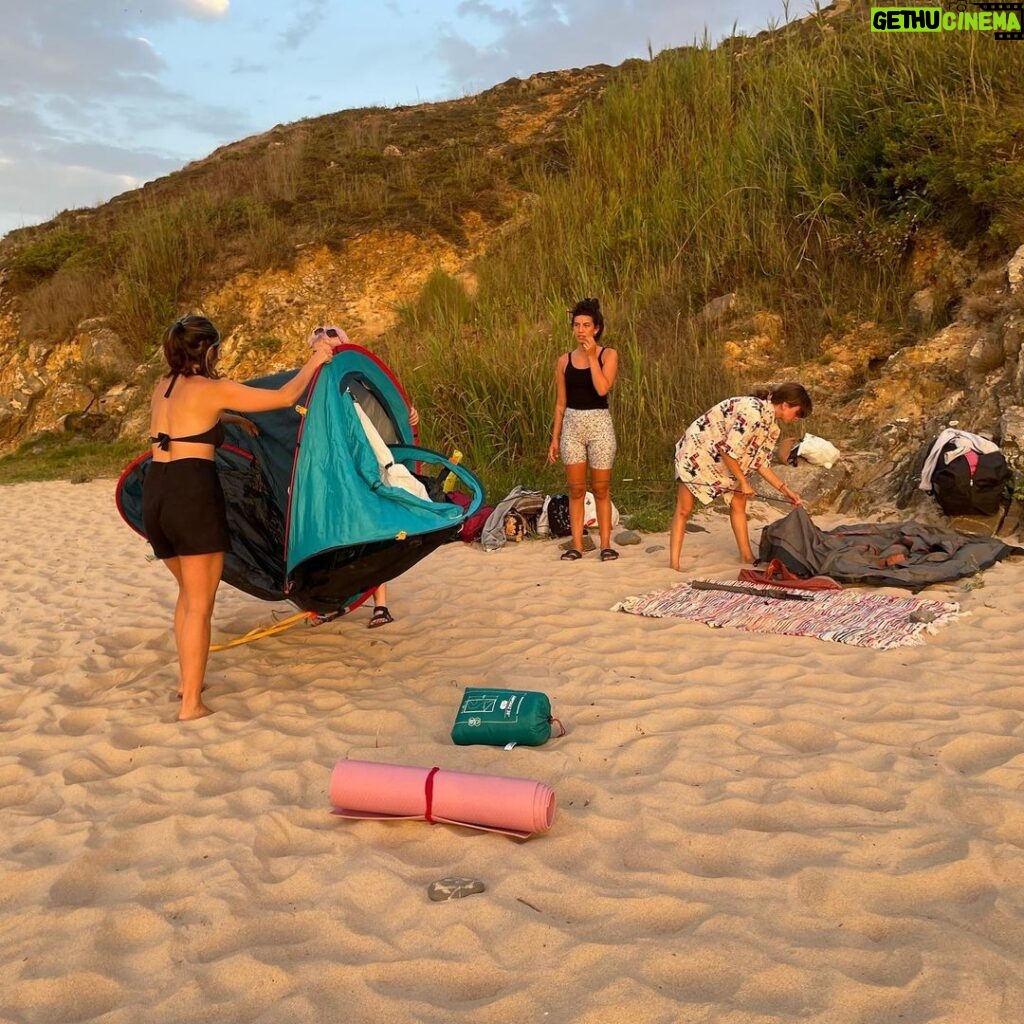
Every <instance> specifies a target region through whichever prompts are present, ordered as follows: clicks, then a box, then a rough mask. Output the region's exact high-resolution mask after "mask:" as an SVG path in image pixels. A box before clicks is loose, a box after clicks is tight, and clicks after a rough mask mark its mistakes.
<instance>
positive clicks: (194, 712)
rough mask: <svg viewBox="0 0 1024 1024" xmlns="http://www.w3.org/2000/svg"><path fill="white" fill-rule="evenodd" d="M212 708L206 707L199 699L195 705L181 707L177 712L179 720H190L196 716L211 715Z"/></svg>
mask: <svg viewBox="0 0 1024 1024" xmlns="http://www.w3.org/2000/svg"><path fill="white" fill-rule="evenodd" d="M212 714H213V709H212V708H208V707H207V706H206V705H205V704H204V703H203V702H202V701H200V702H199V703H198V704H197V705H196V706H195V707H190V708H187V709H186V708H185V707H182V709H181V711H179V712H178V721H179V722H192V721H194V720H195V719H197V718H205V717H206V716H207V715H212Z"/></svg>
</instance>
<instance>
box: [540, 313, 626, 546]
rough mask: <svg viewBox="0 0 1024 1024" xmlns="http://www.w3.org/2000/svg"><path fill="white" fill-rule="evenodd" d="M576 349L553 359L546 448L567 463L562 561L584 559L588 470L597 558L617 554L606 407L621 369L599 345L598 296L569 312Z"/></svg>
mask: <svg viewBox="0 0 1024 1024" xmlns="http://www.w3.org/2000/svg"><path fill="white" fill-rule="evenodd" d="M569 319H570V322H571V323H572V333H573V336H574V337H575V339H576V348H575V349H573V351H572V352H569V353H567V354H566V355H563V356H559V357H558V360H557V362H556V363H555V395H556V397H555V424H554V428H553V430H552V431H551V444H550V445H549V446H548V462H554V461H555V460H556V459H557V458H558V457H559V455H560V456H561V458H562V461H563V462H564V463H565V477H566V483H567V485H568V490H569V524H570V526H571V528H572V546H571V547H570V548H569V549H568V550H567V551H566V552H565V553H564V554H563V555H562V558H563V560H566V561H576V560H577V559H579V558H582V557H583V517H584V503H585V499H586V494H587V469H588V467H589V469H590V489H591V491H593V494H594V499H595V501H596V503H597V527H598V532H599V533H600V536H601V561H602V562H610V561H612V560H614V559H616V558H618V557H619V553H618V551H616V550H615V548H613V547H612V546H611V532H612V498H611V479H612V461H613V460H614V458H615V449H616V441H615V427H614V425H613V423H612V418H611V413H610V412H609V411H608V392H609V391H611V389H612V386H613V385H614V384H615V377H616V375H617V374H618V371H619V356H618V353H617V352H616V351H615V350H614V349H610V348H603V347H602V346H601V345H600V344H599V339H600V337H601V335H602V334H603V333H604V316H603V314H602V313H601V306H600V303H599V302H598V301H597V299H583V300H582V301H580V302H577V303H576V305H575V306H574V307H573V309H572V312H571V313H570V317H569Z"/></svg>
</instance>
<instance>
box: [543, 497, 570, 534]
mask: <svg viewBox="0 0 1024 1024" xmlns="http://www.w3.org/2000/svg"><path fill="white" fill-rule="evenodd" d="M548 527H549V528H550V530H551V536H552V537H568V536H569V534H571V533H572V527H571V526H570V525H569V495H568V494H553V495H552V496H551V500H550V501H549V502H548Z"/></svg>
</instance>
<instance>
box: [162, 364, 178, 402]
mask: <svg viewBox="0 0 1024 1024" xmlns="http://www.w3.org/2000/svg"><path fill="white" fill-rule="evenodd" d="M177 382H178V372H177V370H175V372H174V373H172V374H171V383H170V384H168V385H167V390H166V391H165V392H164V398H170V397H171V392H172V391H173V390H174V385H175V384H176V383H177Z"/></svg>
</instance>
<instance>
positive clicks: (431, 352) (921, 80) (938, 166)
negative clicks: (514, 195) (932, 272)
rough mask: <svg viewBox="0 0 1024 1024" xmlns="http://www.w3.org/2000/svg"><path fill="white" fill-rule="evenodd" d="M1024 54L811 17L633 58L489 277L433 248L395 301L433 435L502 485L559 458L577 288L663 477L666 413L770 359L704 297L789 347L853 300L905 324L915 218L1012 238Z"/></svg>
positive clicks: (653, 469)
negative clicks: (770, 323) (739, 352)
mask: <svg viewBox="0 0 1024 1024" xmlns="http://www.w3.org/2000/svg"><path fill="white" fill-rule="evenodd" d="M1022 58H1024V48H1021V47H1015V45H1014V44H1012V43H1005V42H996V41H994V40H992V39H989V38H987V37H984V36H980V35H978V34H972V33H943V35H942V36H941V38H940V37H935V36H928V37H924V36H915V35H900V36H885V35H881V34H873V33H871V32H870V31H868V29H867V26H866V25H865V24H864V23H863V22H862V21H849V22H847V23H845V24H844V25H843V26H842V28H841V30H837V28H836V22H835V21H833V22H831V23H826V21H825V20H824V18H818V19H814V20H812V21H811V23H809V24H807V25H804V26H802V28H801V31H799V32H794V31H781V30H780V31H776V32H775V33H773V34H771V35H768V36H763V37H761V38H760V39H759V40H758V41H757V42H756V43H755V42H752V41H743V40H732V41H730V43H729V44H728V45H722V46H719V47H718V48H711V47H710V46H708V45H707V44H706V43H705V44H704V45H702V46H698V47H694V48H691V49H687V50H681V51H671V52H666V53H664V54H662V55H660V56H658V57H657V58H655V59H654V60H653V61H651V62H650V63H648V64H645V65H641V66H639V67H637V68H635V69H634V71H633V72H632V73H631V74H630V75H624V76H622V77H621V78H620V79H619V80H618V81H616V82H615V83H614V84H612V85H611V86H610V87H609V88H608V89H607V90H606V92H605V93H604V95H603V96H602V98H601V100H600V102H598V103H594V104H592V105H591V106H590V107H589V108H588V109H587V110H586V112H585V113H584V115H583V116H582V117H581V118H580V119H579V122H578V123H577V125H576V126H575V127H573V128H572V129H571V130H570V132H569V136H568V140H567V145H566V150H567V166H568V171H567V173H565V174H564V175H552V174H551V173H550V172H547V171H546V170H544V169H542V168H540V167H537V168H535V169H534V170H533V171H532V172H529V173H528V175H527V182H528V187H529V189H530V190H531V191H532V192H533V193H534V194H535V197H536V198H535V200H534V201H533V203H532V205H531V212H530V215H529V218H528V219H527V221H526V223H525V226H523V227H522V228H521V230H519V231H518V232H516V233H514V234H511V235H509V236H508V237H507V238H506V239H505V240H504V241H503V242H502V243H501V244H500V245H499V246H498V247H497V248H496V249H495V250H492V251H491V252H490V253H489V254H488V255H487V256H486V257H484V258H483V259H481V260H480V261H479V263H478V265H477V267H476V268H475V269H476V274H477V278H478V290H477V292H476V295H475V296H474V297H473V298H472V299H470V297H469V296H468V295H466V294H460V293H459V289H460V285H459V282H457V281H453V280H451V279H448V280H445V278H444V275H443V274H441V273H440V272H439V273H437V274H435V275H434V276H433V277H432V278H431V280H430V281H428V282H427V285H426V287H425V289H424V291H423V294H422V295H421V296H420V298H419V300H418V301H417V302H416V303H414V304H412V305H411V306H409V307H408V308H406V309H404V310H403V312H402V325H401V328H400V331H399V332H397V333H396V335H395V336H394V338H393V339H391V350H392V352H393V357H394V358H395V360H396V361H397V362H399V364H400V365H401V366H402V368H403V370H404V371H405V373H406V376H407V377H408V380H409V383H410V385H411V387H412V388H413V390H414V391H415V392H416V401H417V404H418V405H419V406H420V407H422V408H423V410H424V412H425V414H426V417H429V419H428V420H427V422H428V424H429V425H428V426H427V432H428V435H429V436H430V437H431V438H432V439H433V440H435V443H436V444H438V445H439V446H458V447H461V448H463V449H464V450H467V449H468V451H469V452H470V453H471V455H472V462H471V464H472V465H474V466H475V467H477V468H478V469H480V470H481V471H482V472H483V473H484V475H485V476H486V477H488V478H489V481H491V482H492V484H493V489H496V490H501V489H502V488H504V487H506V486H507V485H509V484H511V483H516V482H520V483H521V482H529V481H545V480H546V481H551V480H552V479H553V477H552V473H551V472H550V471H548V470H546V469H545V467H544V465H543V458H544V453H545V451H546V448H547V444H548V439H549V433H550V430H551V418H552V407H553V402H554V385H553V379H552V371H553V365H554V360H555V358H556V357H557V355H558V354H559V353H560V352H564V351H566V350H568V349H569V348H571V347H572V339H571V336H570V333H569V323H568V317H567V309H568V308H569V307H570V306H571V305H572V304H573V302H574V301H576V300H577V299H579V298H582V297H583V296H587V295H596V296H598V297H599V298H600V299H601V300H602V307H603V308H604V310H605V314H606V318H607V322H608V328H607V331H606V336H605V339H604V340H605V341H606V343H608V344H610V345H614V346H615V347H617V348H618V349H619V351H620V353H621V366H622V369H621V372H620V377H619V381H618V383H617V384H616V387H615V391H614V395H615V400H614V411H615V418H616V423H617V430H618V434H619V442H620V457H619V461H618V474H619V475H620V476H621V477H623V478H630V479H632V480H634V481H636V480H640V481H644V480H646V481H650V482H653V481H670V473H671V470H670V455H671V445H672V441H673V440H674V439H675V437H677V436H678V434H679V433H680V432H681V431H682V430H683V429H684V428H685V427H686V425H687V424H688V423H689V422H690V421H691V420H692V419H693V417H694V416H695V415H697V414H699V412H700V411H702V410H703V409H704V408H706V407H707V406H708V405H710V404H712V403H713V402H715V401H717V400H719V399H721V398H723V397H726V396H727V395H728V394H730V393H733V392H734V391H736V390H738V389H742V388H745V387H747V386H749V385H752V384H754V383H756V382H753V381H735V380H730V379H729V377H728V375H727V374H726V373H725V372H724V370H723V369H722V361H721V348H720V344H721V340H720V338H719V337H717V336H716V335H715V333H714V331H713V330H712V328H711V327H710V326H709V325H708V324H707V323H705V321H704V318H702V317H701V316H700V311H701V309H702V307H703V305H704V304H705V303H706V302H707V301H708V300H709V299H711V298H714V297H715V296H717V295H720V294H723V293H726V292H737V293H738V294H739V296H740V299H741V305H742V306H745V307H746V308H747V309H756V308H767V309H771V310H773V311H775V312H777V313H779V314H781V315H782V317H783V332H784V337H785V340H786V342H787V352H786V358H787V360H792V361H796V360H799V359H801V358H804V357H806V356H808V355H811V354H814V353H815V352H816V350H817V345H818V341H819V340H820V338H821V337H822V335H823V334H824V333H825V332H826V331H828V330H830V329H831V328H833V327H834V326H836V325H839V324H842V323H848V322H850V320H851V318H853V319H856V318H871V319H876V320H882V321H887V322H890V323H891V324H893V325H894V326H899V325H901V321H902V310H903V308H904V303H905V299H906V289H907V282H906V280H905V263H906V256H907V253H908V250H909V247H910V244H911V242H912V238H913V234H914V232H915V230H917V229H918V227H920V226H921V225H924V224H929V225H933V226H937V227H939V228H941V229H943V230H944V231H945V232H946V233H947V234H949V235H950V236H952V237H954V238H956V239H957V240H958V241H960V242H965V241H967V240H968V239H972V240H973V241H974V242H975V243H976V244H977V245H980V246H985V245H988V246H990V247H991V248H999V247H1000V246H1005V244H1006V243H1007V241H1008V240H1012V239H1015V240H1016V241H1019V238H1020V236H1021V234H1022V233H1024V162H1022V161H1021V160H1020V159H1019V152H1020V147H1021V146H1022V145H1024V104H1022V101H1021V99H1020V92H1019V81H1020V76H1021V72H1022V71H1024V59H1022ZM1015 244H1016V242H1015ZM817 397H818V400H819V402H824V403H826V404H827V403H828V401H829V399H830V398H831V397H835V398H841V397H842V396H827V395H821V396H817ZM426 417H425V418H426ZM669 489H670V488H669Z"/></svg>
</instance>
